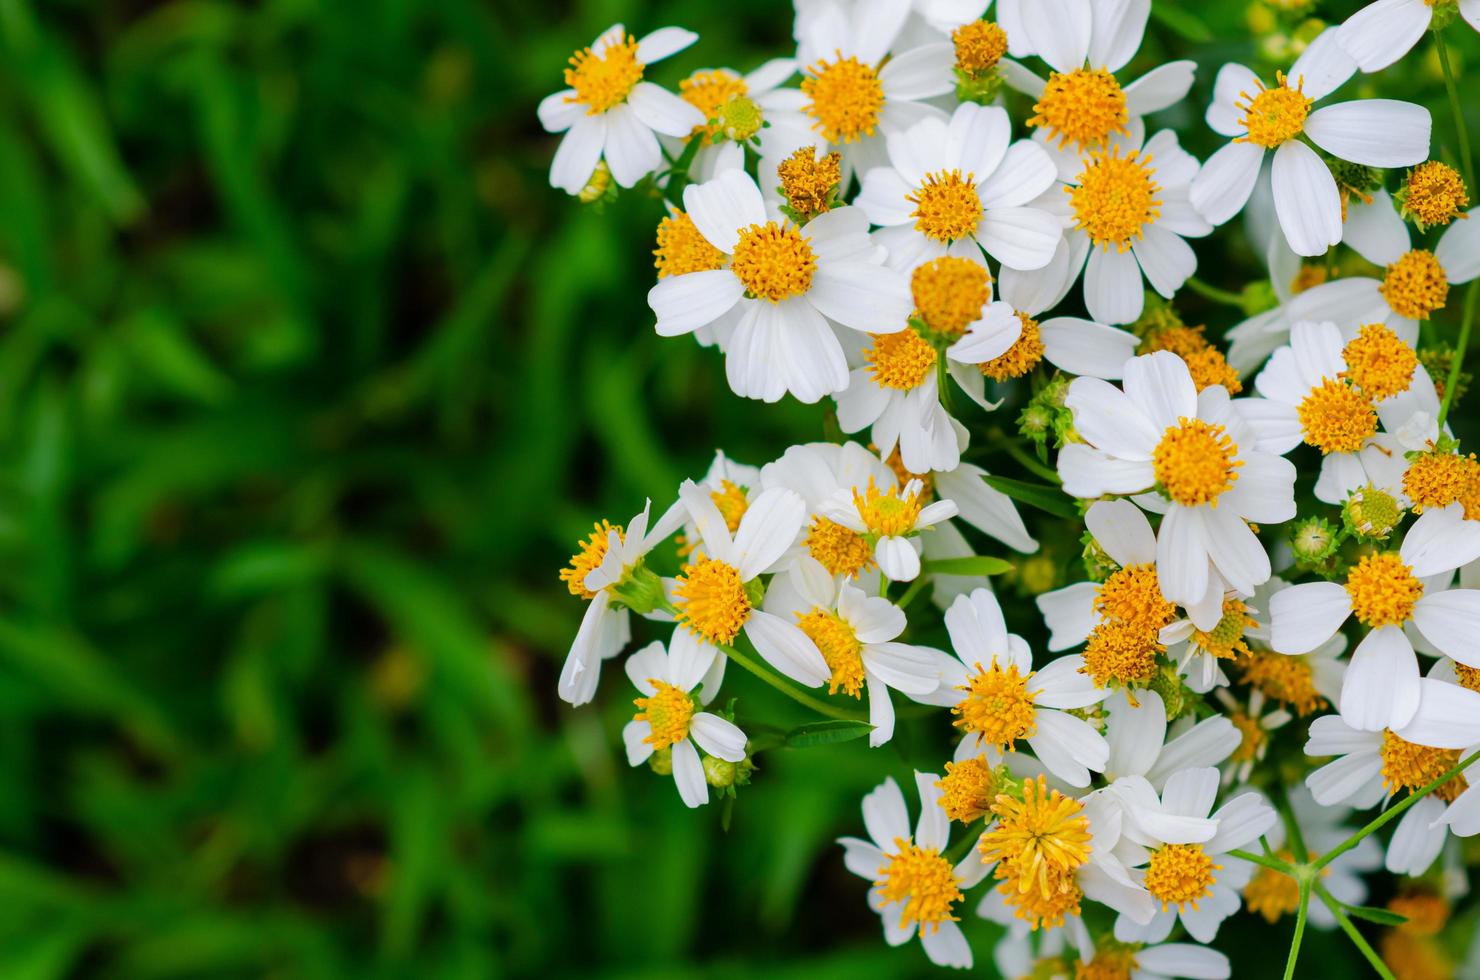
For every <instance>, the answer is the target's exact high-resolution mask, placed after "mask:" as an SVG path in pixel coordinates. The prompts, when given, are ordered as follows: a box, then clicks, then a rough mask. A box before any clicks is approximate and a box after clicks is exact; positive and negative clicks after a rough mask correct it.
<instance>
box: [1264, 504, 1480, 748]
mask: <svg viewBox="0 0 1480 980" xmlns="http://www.w3.org/2000/svg"><path fill="white" fill-rule="evenodd" d="M1477 557H1480V522H1476V521H1467V520H1465V519H1464V508H1463V505H1461V504H1451V505H1449V506H1448V507H1445V508H1441V509H1434V508H1431V509H1429V510H1426V511H1424V513H1423V516H1422V517H1420V518H1419V519H1418V520H1416V521H1414V522H1413V525H1412V526H1411V527H1409V528H1408V531H1407V532H1406V533H1405V534H1404V536H1403V543H1402V545H1401V546H1400V547H1399V549H1398V551H1397V552H1391V551H1389V552H1381V553H1377V554H1371V555H1367V556H1365V557H1363V558H1362V560H1361V561H1360V562H1358V563H1357V564H1356V565H1354V566H1353V567H1352V569H1351V571H1350V572H1348V573H1347V579H1346V583H1345V584H1342V583H1338V582H1306V583H1302V584H1300V585H1292V586H1290V587H1289V588H1288V589H1284V590H1282V591H1280V592H1276V593H1275V594H1274V595H1273V596H1272V597H1271V599H1270V606H1269V612H1270V645H1271V646H1272V647H1273V648H1274V650H1275V651H1276V652H1277V653H1307V652H1309V651H1311V650H1314V649H1315V648H1316V647H1318V646H1320V645H1321V644H1322V643H1325V642H1326V641H1327V640H1329V639H1331V637H1332V636H1333V635H1334V634H1335V633H1336V631H1337V630H1338V629H1340V628H1341V625H1342V623H1344V622H1346V619H1347V617H1348V616H1351V615H1354V614H1355V615H1356V617H1357V620H1358V621H1359V622H1360V623H1362V624H1363V625H1364V626H1366V627H1368V629H1369V630H1370V632H1368V634H1367V635H1366V636H1365V637H1363V638H1362V642H1361V643H1358V644H1357V648H1356V650H1355V652H1353V654H1352V658H1351V664H1350V665H1349V666H1348V667H1347V671H1346V678H1345V680H1344V681H1343V683H1342V688H1341V704H1340V709H1341V717H1342V718H1343V719H1344V720H1345V721H1346V723H1347V724H1349V725H1351V726H1352V727H1354V728H1357V729H1361V730H1364V731H1379V730H1381V729H1383V728H1401V727H1402V726H1403V725H1405V724H1407V723H1408V722H1409V720H1411V719H1412V718H1413V715H1414V712H1415V711H1417V710H1418V700H1419V672H1418V659H1417V658H1416V657H1415V656H1414V653H1413V640H1412V639H1411V638H1410V637H1409V635H1408V634H1407V632H1406V630H1407V628H1408V626H1409V625H1410V624H1411V625H1412V627H1413V628H1414V629H1416V630H1417V631H1418V633H1419V634H1420V635H1422V637H1423V638H1424V639H1425V640H1427V641H1428V642H1429V643H1432V644H1433V645H1434V646H1435V647H1437V648H1438V649H1439V650H1440V651H1442V652H1443V653H1445V654H1447V655H1449V656H1451V657H1454V658H1455V659H1457V660H1459V661H1460V662H1461V663H1469V662H1471V661H1474V662H1475V664H1476V665H1480V654H1477V653H1476V649H1477V648H1476V646H1475V637H1476V636H1480V589H1451V588H1449V584H1450V581H1451V580H1452V578H1453V573H1454V570H1455V569H1456V568H1459V567H1460V566H1461V565H1464V564H1466V563H1468V562H1470V561H1473V560H1475V558H1477Z"/></svg>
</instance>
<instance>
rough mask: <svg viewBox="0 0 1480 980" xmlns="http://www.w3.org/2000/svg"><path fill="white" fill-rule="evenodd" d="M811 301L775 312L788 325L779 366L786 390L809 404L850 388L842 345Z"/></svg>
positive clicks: (797, 302)
mask: <svg viewBox="0 0 1480 980" xmlns="http://www.w3.org/2000/svg"><path fill="white" fill-rule="evenodd" d="M810 298H811V297H810V296H809V297H808V299H791V300H787V301H786V302H784V303H781V304H778V306H777V310H776V312H777V314H778V315H779V316H780V317H781V318H782V319H783V320H784V322H785V327H784V329H783V330H782V331H781V335H780V339H781V351H782V359H781V363H780V365H779V367H780V368H781V370H782V372H783V373H784V374H785V376H786V390H787V391H789V392H791V393H792V395H793V396H795V397H796V399H797V401H799V402H802V403H803V404H807V405H811V404H813V403H815V402H816V401H818V400H819V399H820V398H822V397H823V396H824V395H832V394H836V393H837V392H840V391H842V390H843V389H844V388H847V387H848V358H847V356H846V355H845V354H844V353H843V346H842V344H841V343H839V342H838V336H837V334H836V333H835V332H834V330H833V328H832V327H830V326H829V325H828V322H827V320H825V319H823V317H822V314H821V313H819V312H818V311H817V308H816V307H815V306H813V305H812V303H811V302H810V301H809V300H810Z"/></svg>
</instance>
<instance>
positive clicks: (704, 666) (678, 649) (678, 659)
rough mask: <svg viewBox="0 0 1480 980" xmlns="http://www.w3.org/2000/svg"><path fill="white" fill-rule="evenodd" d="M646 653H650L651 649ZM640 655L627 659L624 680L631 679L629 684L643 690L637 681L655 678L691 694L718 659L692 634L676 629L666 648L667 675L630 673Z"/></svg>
mask: <svg viewBox="0 0 1480 980" xmlns="http://www.w3.org/2000/svg"><path fill="white" fill-rule="evenodd" d="M654 646H656V644H654ZM648 649H652V647H649V648H648ZM661 650H662V648H661V647H659V652H660V653H661ZM642 652H643V651H638V652H637V653H634V654H633V655H632V656H631V657H628V658H627V676H628V677H630V678H631V679H632V683H633V684H635V685H636V686H637V687H638V688H640V689H643V690H646V688H645V687H644V684H643V683H642V682H641V681H640V680H639V678H640V677H646V678H652V677H658V678H660V679H663V680H666V681H667V682H668V683H670V684H672V685H673V686H674V687H676V688H678V689H679V690H681V691H692V690H693V689H694V688H696V687H698V686H699V682H700V681H702V680H703V679H704V675H705V674H707V673H709V668H710V667H712V666H714V658H715V657H716V656H718V655H719V648H718V647H716V646H715V645H714V644H712V643H705V642H703V641H701V640H700V639H699V638H698V637H696V636H695V635H694V634H693V633H690V632H689V631H688V630H687V629H686V628H684V627H682V626H680V627H679V628H678V629H676V630H674V632H673V642H671V643H670V644H669V651H668V661H667V664H666V667H667V671H668V672H667V675H666V676H664V675H662V674H653V673H647V674H644V673H643V672H642V671H641V670H638V672H637V673H633V670H634V667H633V661H634V660H636V659H637V658H638V657H639V656H640V655H641V653H642ZM648 693H649V694H651V693H653V692H651V691H649V692H648Z"/></svg>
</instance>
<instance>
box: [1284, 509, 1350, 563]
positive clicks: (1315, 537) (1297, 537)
mask: <svg viewBox="0 0 1480 980" xmlns="http://www.w3.org/2000/svg"><path fill="white" fill-rule="evenodd" d="M1340 544H1341V538H1340V537H1339V536H1338V534H1337V530H1336V528H1335V527H1333V526H1332V525H1331V522H1330V521H1327V520H1326V519H1325V518H1323V517H1307V518H1306V519H1305V520H1303V521H1300V522H1298V523H1297V524H1296V525H1295V527H1294V528H1293V529H1292V530H1291V532H1290V549H1291V550H1292V551H1294V552H1295V559H1296V560H1297V561H1300V562H1303V563H1305V564H1309V565H1317V564H1320V563H1321V562H1324V561H1327V560H1328V559H1330V558H1332V557H1334V556H1335V555H1336V549H1337V548H1338V547H1339V546H1340Z"/></svg>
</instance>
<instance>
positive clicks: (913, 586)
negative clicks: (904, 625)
mask: <svg viewBox="0 0 1480 980" xmlns="http://www.w3.org/2000/svg"><path fill="white" fill-rule="evenodd" d="M928 581H929V579H928V578H926V576H924V575H917V576H915V580H914V581H913V582H911V583H910V587H909V588H907V589H905V590H904V595H902V596H900V597H899V601H898V602H896V603H895V605H896V606H898V607H899V608H900V609H908V608H909V607H910V603H912V602H914V601H915V596H917V595H919V594H920V591H921V590H922V589H924V588H925V585H926V583H927V582H928Z"/></svg>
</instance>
